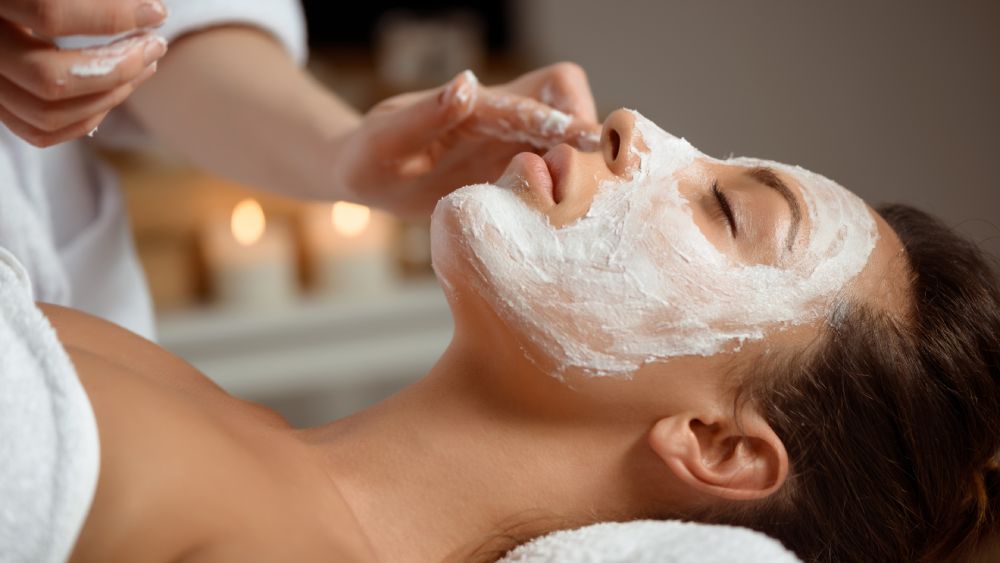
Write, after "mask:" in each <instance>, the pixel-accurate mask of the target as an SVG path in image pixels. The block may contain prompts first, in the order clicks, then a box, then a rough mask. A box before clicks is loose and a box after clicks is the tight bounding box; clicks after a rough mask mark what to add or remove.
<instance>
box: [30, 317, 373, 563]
mask: <svg viewBox="0 0 1000 563" xmlns="http://www.w3.org/2000/svg"><path fill="white" fill-rule="evenodd" d="M43 312H45V313H46V315H48V316H49V319H50V320H51V321H52V323H53V326H54V327H55V329H56V332H57V334H58V336H59V338H60V340H61V341H62V342H63V345H64V347H65V348H66V350H67V352H68V353H69V355H70V357H71V359H72V361H73V364H74V365H75V367H76V369H77V373H78V375H79V378H80V381H81V383H82V384H83V387H84V389H85V390H86V392H87V395H88V398H89V399H90V402H91V406H92V407H93V410H94V414H95V417H96V419H97V426H98V433H99V438H100V443H101V462H100V463H101V470H100V475H99V477H98V485H97V491H96V494H95V496H94V500H93V503H92V505H91V510H90V513H89V515H88V517H87V520H86V522H85V524H84V528H83V530H82V532H81V533H80V536H79V538H78V541H77V545H76V547H75V549H74V553H73V556H72V558H71V561H72V562H73V563H78V562H89V561H129V562H140V563H141V562H149V563H164V562H170V561H220V562H226V561H245V562H254V561H261V562H264V561H303V562H311V561H316V562H320V561H370V560H371V558H369V557H368V556H367V555H368V554H369V553H370V550H368V549H367V543H366V542H365V541H364V539H363V537H362V536H360V535H359V534H360V530H359V529H357V528H356V527H354V526H352V522H353V515H352V514H351V512H350V510H349V509H348V507H347V505H346V503H344V502H343V499H342V498H340V496H339V493H338V492H337V491H336V488H335V487H332V486H330V483H329V479H328V477H327V475H326V474H325V472H323V471H322V468H321V467H320V465H319V464H318V463H317V462H316V459H315V458H314V457H313V456H311V454H310V452H309V450H308V449H307V448H305V446H304V444H303V443H302V442H301V441H300V440H298V439H296V437H295V433H294V431H293V429H291V428H290V427H289V426H288V424H287V423H285V421H284V420H283V419H282V418H281V417H280V416H278V415H277V414H275V413H272V412H270V411H269V410H268V409H264V408H263V407H258V406H255V405H252V404H251V403H247V402H245V401H241V400H239V399H236V398H234V397H231V396H230V395H228V394H227V393H225V392H224V391H223V390H221V389H219V388H218V387H217V386H215V385H214V384H213V383H212V382H211V381H210V380H208V379H207V378H205V376H204V375H203V374H201V373H200V372H198V371H197V370H196V369H194V368H193V367H191V366H190V365H188V364H186V363H185V362H183V360H181V359H179V358H176V357H174V356H172V355H171V354H169V353H168V352H167V351H165V350H163V349H162V348H159V347H158V346H156V345H155V344H153V343H150V342H148V341H145V340H143V339H141V338H139V337H138V336H136V335H134V334H131V333H128V332H127V331H124V330H123V329H120V328H118V327H115V326H114V325H110V324H108V323H104V322H103V321H99V320H96V319H93V318H92V317H88V316H86V315H82V314H79V313H76V312H74V311H69V310H65V309H58V308H50V307H43Z"/></svg>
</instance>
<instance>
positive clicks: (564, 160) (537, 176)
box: [498, 144, 574, 210]
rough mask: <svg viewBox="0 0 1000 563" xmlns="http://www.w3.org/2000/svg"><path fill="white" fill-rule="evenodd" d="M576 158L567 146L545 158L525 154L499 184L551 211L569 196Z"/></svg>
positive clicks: (550, 152)
mask: <svg viewBox="0 0 1000 563" xmlns="http://www.w3.org/2000/svg"><path fill="white" fill-rule="evenodd" d="M573 157H574V151H573V149H572V148H571V147H569V145H565V144H563V145H558V146H556V147H554V148H553V149H552V150H550V151H548V152H547V153H546V154H545V156H544V157H543V156H538V155H537V154H535V153H532V152H522V153H520V154H518V155H516V156H515V157H514V158H513V159H512V160H511V162H510V165H509V166H508V167H507V171H506V172H505V173H504V175H503V177H501V178H500V180H499V181H498V184H500V185H503V186H506V187H508V188H513V189H514V190H515V191H517V192H518V193H520V194H522V197H523V198H525V201H526V202H527V203H528V204H529V205H531V206H533V207H536V208H538V209H541V210H549V209H551V208H553V207H555V206H557V205H559V204H560V203H562V202H563V200H565V199H566V197H567V196H568V195H569V189H570V185H569V176H570V173H571V171H572V166H573Z"/></svg>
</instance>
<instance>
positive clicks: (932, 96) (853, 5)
mask: <svg viewBox="0 0 1000 563" xmlns="http://www.w3.org/2000/svg"><path fill="white" fill-rule="evenodd" d="M363 4H364V6H361V7H357V6H354V7H351V8H349V9H348V8H345V7H344V6H343V5H341V4H340V3H331V2H324V1H320V0H305V1H304V2H303V6H304V8H305V11H306V14H307V19H308V22H309V33H310V46H311V53H312V54H311V58H310V62H309V67H310V70H311V71H312V72H313V73H314V74H315V75H316V76H317V77H318V78H319V79H320V80H321V81H323V82H324V83H325V84H327V85H328V86H329V87H330V88H332V89H334V90H335V91H336V92H337V93H339V94H340V95H341V96H342V97H343V98H345V99H346V100H347V101H348V102H350V103H352V104H353V105H354V106H356V107H357V108H359V109H362V110H364V109H367V108H369V107H371V106H372V105H374V104H375V103H376V102H378V101H379V100H381V99H383V98H385V97H387V96H390V95H393V94H396V93H400V92H405V91H410V90H415V89H423V88H429V87H433V86H436V85H439V84H441V83H443V82H445V81H447V80H448V79H450V78H451V77H452V76H454V75H455V74H456V73H458V72H459V71H461V70H463V69H465V68H471V69H472V70H474V71H475V72H476V73H477V75H479V77H480V79H481V80H482V81H483V82H484V83H487V84H491V83H497V82H503V81H506V80H509V79H511V78H513V77H515V76H517V75H519V74H521V73H523V72H525V71H527V70H530V69H533V68H536V67H538V66H542V65H546V64H550V63H553V62H558V61H562V60H570V61H575V62H577V63H579V64H580V65H581V66H583V68H584V69H585V70H586V71H587V73H588V74H589V77H590V81H591V86H592V88H593V92H594V95H595V98H596V100H597V103H598V109H599V113H600V115H601V116H602V117H603V116H604V115H605V114H607V112H609V111H611V110H613V109H616V108H618V107H623V106H624V107H629V108H633V109H638V110H639V111H641V112H642V113H643V114H645V115H646V116H647V117H649V118H651V119H653V120H654V121H656V122H657V123H659V124H660V126H661V127H663V128H664V129H666V130H668V131H670V132H672V133H674V134H676V135H679V136H684V137H686V138H687V139H689V140H690V141H691V142H692V143H693V144H694V145H695V146H696V147H698V148H700V149H701V150H703V151H704V152H706V153H708V154H711V155H714V156H718V157H725V156H729V155H746V156H756V157H762V158H769V159H773V160H778V161H782V162H787V163H792V164H800V165H802V166H804V167H806V168H809V169H811V170H814V171H817V172H820V173H823V174H825V175H827V176H829V177H831V178H833V179H835V180H837V181H839V182H840V183H841V184H843V185H845V186H846V187H848V188H850V189H852V190H853V191H855V192H856V193H858V194H859V195H861V196H862V197H863V198H865V199H866V200H868V201H870V202H883V201H901V202H906V203H910V204H914V205H917V206H919V207H922V208H924V209H926V210H929V211H931V212H933V213H935V214H937V215H938V216H940V217H942V218H943V219H944V220H945V221H946V222H948V223H949V224H951V225H952V226H955V227H957V228H958V229H959V230H960V231H961V232H963V233H965V234H966V235H967V236H969V237H971V238H972V239H974V240H976V241H977V242H979V243H980V244H982V245H983V246H984V247H986V248H987V249H988V250H989V251H991V252H993V253H994V254H995V255H997V256H1000V219H998V217H997V215H998V212H1000V181H998V180H997V174H996V170H995V168H996V167H997V165H998V164H1000V103H998V102H1000V33H998V32H997V29H1000V3H997V2H992V1H987V0H982V1H973V0H968V1H956V2H947V3H945V2H939V1H930V0H910V1H905V2H904V1H902V0H899V1H892V2H870V1H866V0H841V1H840V2H836V3H826V2H818V1H815V2H814V1H807V2H802V1H797V2H796V1H791V0H753V1H747V2H729V1H723V0H698V1H694V0H689V1H652V0H650V1H640V0H618V1H616V2H608V1H602V0H507V1H502V0H496V1H491V2H460V1H436V2H421V3H419V5H407V4H405V3H401V2H392V1H384V0H368V1H367V2H364V3H363ZM107 157H108V159H109V160H111V161H112V163H113V164H114V165H115V166H116V167H117V168H118V169H119V171H120V172H121V173H122V175H123V179H124V184H125V190H126V197H127V200H128V202H129V210H130V214H131V218H132V224H133V228H134V230H135V235H136V241H137V247H138V249H139V252H140V257H141V259H142V262H143V265H144V267H145V269H146V272H147V276H148V278H149V283H150V285H151V288H152V291H153V294H154V299H155V301H156V306H157V310H158V315H159V319H160V321H159V331H160V341H161V344H163V345H164V346H165V347H167V348H168V349H170V350H172V351H174V352H175V353H177V354H179V355H181V356H182V357H184V358H186V359H188V360H189V361H191V362H192V363H193V364H195V365H196V366H197V367H199V368H200V369H202V370H203V371H204V372H205V373H206V374H207V375H208V376H210V377H212V378H213V379H215V380H216V381H217V382H219V383H220V384H221V385H223V386H224V387H225V388H227V389H228V390H230V391H231V392H233V393H234V394H236V395H239V396H241V397H245V398H248V399H252V400H256V401H260V402H263V403H265V404H267V405H269V406H272V407H274V408H277V409H278V410H279V411H281V412H282V413H283V414H284V415H285V416H287V417H288V418H289V419H290V420H291V421H292V422H293V423H296V424H318V423H322V422H325V421H328V420H330V419H333V418H337V417H340V416H343V415H346V414H349V413H350V412H353V411H355V410H357V409H360V408H363V407H365V406H367V405H369V404H371V403H372V402H375V401H377V400H380V399H381V398H383V397H385V396H387V395H388V394H391V393H392V392H394V391H395V390H397V389H398V388H400V387H402V386H403V385H405V384H407V383H408V382H410V381H412V380H414V379H416V378H418V377H420V376H421V375H423V374H424V373H426V371H427V370H428V369H429V368H430V366H431V365H432V363H433V362H434V360H436V358H437V357H438V356H439V355H440V353H441V352H442V351H443V350H444V348H445V346H446V345H447V343H448V341H449V339H450V335H451V321H450V315H449V313H448V310H447V307H446V305H445V302H444V299H443V297H442V295H441V293H440V290H439V289H438V287H437V285H436V283H435V281H434V279H433V275H432V273H431V270H430V266H429V259H430V255H429V245H428V239H427V224H426V223H422V222H409V223H406V222H400V221H397V220H395V219H393V218H391V217H388V216H384V215H382V214H380V213H378V212H377V211H372V210H369V209H366V208H361V207H358V206H353V205H347V204H334V203H329V204H303V203H300V202H295V201H289V200H284V199H280V198H276V197H274V196H269V195H266V194H263V193H260V192H256V191H254V190H252V189H251V188H248V187H245V186H237V185H233V184H230V183H227V182H224V181H222V180H220V179H218V178H214V177H211V176H209V175H206V174H204V173H202V172H200V171H198V170H196V169H194V168H192V167H190V166H189V165H187V164H186V163H184V162H182V161H180V160H178V159H177V158H176V157H175V156H173V155H171V154H169V153H167V152H165V151H162V150H160V149H155V148H154V149H149V150H145V151H144V152H127V153H124V152H115V153H108V154H107Z"/></svg>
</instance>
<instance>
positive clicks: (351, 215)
mask: <svg viewBox="0 0 1000 563" xmlns="http://www.w3.org/2000/svg"><path fill="white" fill-rule="evenodd" d="M330 219H331V220H332V221H333V228H334V229H336V230H337V232H338V233H340V234H341V235H343V236H345V237H356V236H358V235H360V234H361V233H362V232H364V230H365V229H366V228H367V227H368V224H369V223H370V222H371V220H372V210H371V209H368V208H367V207H365V206H364V205H358V204H356V203H347V202H346V201H338V202H337V203H335V204H333V210H332V211H331V213H330Z"/></svg>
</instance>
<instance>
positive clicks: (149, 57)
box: [142, 35, 167, 65]
mask: <svg viewBox="0 0 1000 563" xmlns="http://www.w3.org/2000/svg"><path fill="white" fill-rule="evenodd" d="M166 53H167V41H166V40H165V39H164V38H162V37H160V36H158V35H154V36H153V37H151V38H150V39H148V40H147V41H146V46H145V47H143V48H142V58H143V61H144V62H145V63H146V64H147V65H150V64H152V63H153V62H154V61H157V60H159V59H160V57H162V56H163V55H165V54H166Z"/></svg>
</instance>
